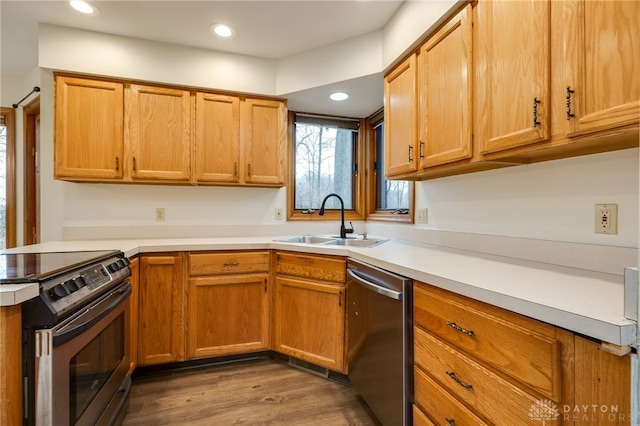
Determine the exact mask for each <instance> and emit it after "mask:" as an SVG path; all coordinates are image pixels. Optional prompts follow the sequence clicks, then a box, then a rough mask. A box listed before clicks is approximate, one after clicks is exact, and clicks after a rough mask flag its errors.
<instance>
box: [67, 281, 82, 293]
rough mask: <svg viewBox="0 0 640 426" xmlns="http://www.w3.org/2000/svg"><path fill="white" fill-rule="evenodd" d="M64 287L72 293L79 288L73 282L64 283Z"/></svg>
mask: <svg viewBox="0 0 640 426" xmlns="http://www.w3.org/2000/svg"><path fill="white" fill-rule="evenodd" d="M64 285H66V286H67V288H68V289H69V291H70V292H71V293H73V292H74V291H78V289H79V288H80V287H78V286H77V285H76V283H75V281H74V280H69V281H65V283H64Z"/></svg>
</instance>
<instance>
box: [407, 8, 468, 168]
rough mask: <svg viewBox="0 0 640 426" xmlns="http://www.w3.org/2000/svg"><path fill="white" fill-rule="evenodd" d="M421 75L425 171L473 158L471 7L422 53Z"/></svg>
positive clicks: (420, 149)
mask: <svg viewBox="0 0 640 426" xmlns="http://www.w3.org/2000/svg"><path fill="white" fill-rule="evenodd" d="M418 72H419V79H418V82H419V89H420V114H419V115H420V118H419V121H420V146H419V149H418V151H419V157H420V167H422V168H425V167H429V166H435V165H439V164H446V163H451V162H454V161H458V160H464V159H466V158H470V157H471V156H472V154H473V149H472V148H473V146H472V132H471V111H472V108H471V99H472V97H471V78H472V77H471V5H467V6H466V7H465V8H464V9H462V11H460V12H459V13H458V15H456V16H455V17H454V18H453V19H452V20H450V21H449V22H448V23H447V24H446V25H445V26H444V27H442V28H441V29H440V30H439V31H438V32H437V33H435V34H434V35H433V36H432V37H430V38H429V40H427V42H426V43H425V44H424V45H423V46H422V47H421V48H420V53H419V55H418Z"/></svg>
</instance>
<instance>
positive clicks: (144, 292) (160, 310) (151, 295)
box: [138, 255, 184, 365]
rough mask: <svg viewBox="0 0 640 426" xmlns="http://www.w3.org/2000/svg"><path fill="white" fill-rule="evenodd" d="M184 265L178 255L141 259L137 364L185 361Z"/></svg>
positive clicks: (143, 257) (144, 257)
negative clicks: (183, 316)
mask: <svg viewBox="0 0 640 426" xmlns="http://www.w3.org/2000/svg"><path fill="white" fill-rule="evenodd" d="M182 305H183V262H182V257H181V256H179V255H175V256H174V255H148V256H147V255H145V256H142V257H141V258H140V293H139V311H138V363H139V364H140V365H149V364H162V363H166V362H174V361H181V360H183V359H184V327H183V318H182V310H183V307H182Z"/></svg>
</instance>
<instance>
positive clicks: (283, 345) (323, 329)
mask: <svg viewBox="0 0 640 426" xmlns="http://www.w3.org/2000/svg"><path fill="white" fill-rule="evenodd" d="M344 300H345V292H344V286H339V285H334V284H324V283H320V282H314V281H308V280H302V279H293V278H282V277H278V278H276V293H275V303H274V350H276V351H278V352H281V353H284V354H287V355H291V356H293V357H296V358H300V359H302V360H304V361H307V362H310V363H313V364H316V365H320V366H323V367H327V368H329V369H331V370H335V371H344V370H345V368H346V366H345V363H344V358H345V355H344V352H345V348H344V337H345V331H344V327H345V320H344V318H345V306H344V305H345V302H344Z"/></svg>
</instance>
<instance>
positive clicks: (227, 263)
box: [222, 262, 240, 266]
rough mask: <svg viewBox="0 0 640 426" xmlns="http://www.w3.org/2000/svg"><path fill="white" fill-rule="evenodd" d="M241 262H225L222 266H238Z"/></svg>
mask: <svg viewBox="0 0 640 426" xmlns="http://www.w3.org/2000/svg"><path fill="white" fill-rule="evenodd" d="M239 264H240V263H239V262H224V263H223V264H222V266H238V265H239Z"/></svg>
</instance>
